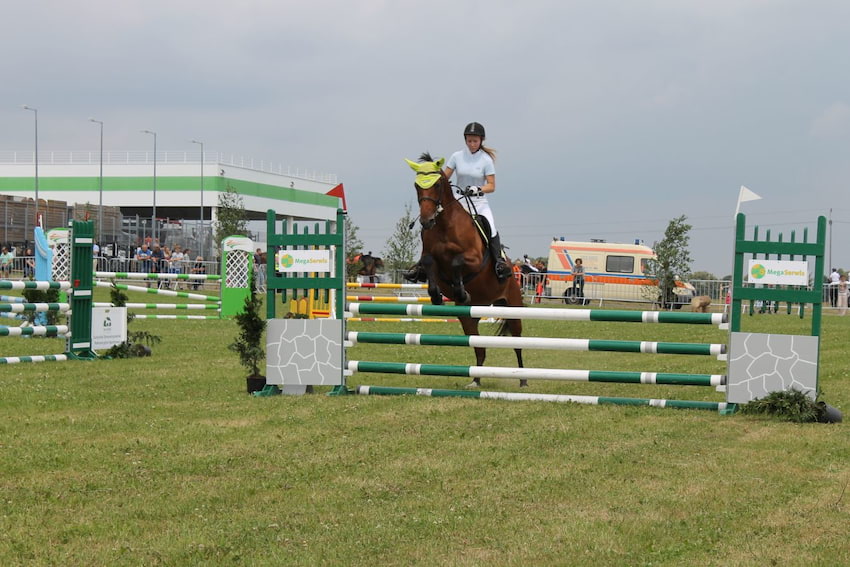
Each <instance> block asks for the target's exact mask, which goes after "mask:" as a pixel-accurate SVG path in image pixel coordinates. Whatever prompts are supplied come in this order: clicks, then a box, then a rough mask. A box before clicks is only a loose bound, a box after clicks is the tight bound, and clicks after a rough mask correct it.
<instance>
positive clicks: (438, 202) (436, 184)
mask: <svg viewBox="0 0 850 567" xmlns="http://www.w3.org/2000/svg"><path fill="white" fill-rule="evenodd" d="M404 161H406V162H407V165H409V166H410V168H411V169H412V170H413V171H415V172H416V181H415V182H414V186H415V187H416V197H417V200H418V201H419V223H420V224H421V225H422V230H428V229H429V228H431V227H432V226H434V224H435V223H436V222H437V215H439V214H440V213H441V212H443V201H444V199H445V200H448V199H453V198H454V196H453V195H452V191H451V185H450V184H449V180H448V179H446V176H445V175H443V164H444V163H445V162H446V160H445V159H444V158H440V159H438V160H434V159H433V158H432V157H431V154H428V153H424V154H422V155H421V156H419V161H418V162H415V161H410V160H409V159H406V160H404Z"/></svg>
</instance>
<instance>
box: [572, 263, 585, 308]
mask: <svg viewBox="0 0 850 567" xmlns="http://www.w3.org/2000/svg"><path fill="white" fill-rule="evenodd" d="M573 297H578V298H580V299H582V300H583V299H584V263H583V262H582V260H581V258H576V261H575V262H574V263H573ZM583 304H584V302H582V305H583Z"/></svg>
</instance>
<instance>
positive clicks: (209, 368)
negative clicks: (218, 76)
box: [0, 315, 850, 565]
mask: <svg viewBox="0 0 850 567" xmlns="http://www.w3.org/2000/svg"><path fill="white" fill-rule="evenodd" d="M807 323H808V321H804V322H803V323H801V322H800V320H799V319H797V318H796V317H795V316H788V315H761V316H757V317H753V318H749V319H748V320H747V321H746V322H745V330H751V331H763V332H767V331H774V332H800V333H802V332H804V329H803V327H804V326H805V324H807ZM379 325H380V324H374V323H371V324H370V323H358V324H352V327H353V328H355V329H358V330H375V329H381V330H386V329H387V326H386V325H384V326H379ZM390 325H391V328H392V329H393V330H398V331H405V332H420V333H439V332H445V333H449V334H457V333H458V332H459V325H457V324H446V325H435V324H427V325H423V324H419V325H417V324H390ZM131 328H132V329H134V330H148V331H150V332H152V333H155V334H158V335H161V336H162V343H161V344H159V345H157V346H156V347H154V354H153V356H152V357H150V358H145V359H130V360H100V361H95V362H69V363H45V364H38V365H13V366H2V367H0V385H1V386H2V392H3V395H2V401H0V408H2V412H1V413H0V472H2V475H0V509H2V514H0V564H2V565H232V564H237V565H847V564H850V545H848V543H847V526H848V525H850V494H847V492H848V490H847V489H848V484H850V465H848V463H850V444H848V438H847V437H848V436H847V433H846V430H845V429H844V425H843V424H838V425H820V424H811V425H794V424H789V423H783V422H778V421H774V420H765V419H762V418H755V417H750V416H742V415H734V416H719V415H718V414H717V413H716V412H710V411H698V410H669V409H668V410H663V409H655V408H646V407H614V406H598V407H595V406H584V405H575V404H547V403H539V402H513V403H511V402H498V401H487V400H465V399H446V398H441V399H434V398H423V397H377V396H375V397H358V396H345V397H328V396H325V395H320V394H321V393H320V394H319V395H310V396H304V397H284V396H278V397H272V398H255V397H250V396H248V395H247V394H245V381H244V376H245V371H244V370H243V369H242V368H241V367H240V366H239V365H238V361H237V358H236V355H235V354H234V353H232V352H230V351H228V350H227V345H228V344H229V343H230V342H232V340H233V338H234V336H235V334H236V328H235V324H234V323H233V322H230V321H135V322H134V323H133V324H132V327H131ZM848 331H850V317H845V318H840V317H836V316H831V315H827V316H825V317H824V325H823V343H822V346H821V372H820V385H821V388H822V389H823V392H824V399H825V400H826V401H827V402H829V403H830V404H831V405H833V406H836V407H838V408H840V409H842V410H843V411H844V412H845V413H846V412H847V409H848V408H850V382H848V361H850V356H848V354H847V348H846V345H847V338H848V336H850V332H848ZM525 334H526V335H528V336H550V337H576V338H581V337H585V338H620V339H635V340H641V339H643V340H668V341H684V342H724V341H725V335H724V333H723V332H721V331H718V330H716V329H713V328H710V327H691V326H688V327H676V326H671V325H630V324H610V323H551V322H542V321H529V322H527V324H526V332H525ZM2 340H3V343H2V344H3V349H2V351H0V353H2V355H4V356H10V355H19V354H45V353H58V352H62V350H63V348H62V344H61V341H57V340H56V339H36V338H33V339H20V338H5V337H4V338H3V339H2ZM350 356H351V357H352V358H357V359H361V360H396V361H402V360H404V361H408V362H428V363H450V364H472V363H473V362H474V358H473V355H472V352H471V350H470V349H452V348H447V347H393V346H382V345H358V346H357V347H355V348H354V349H352V352H351V354H350ZM487 363H488V364H489V365H494V366H513V365H514V356H513V353H512V352H511V351H505V352H500V351H489V356H488V361H487ZM526 365H527V366H531V367H546V368H577V369H583V368H587V369H599V370H604V369H611V370H648V371H650V370H651V371H672V372H706V373H723V372H724V369H723V363H720V362H718V361H716V360H714V359H712V358H710V357H697V356H670V355H629V354H611V353H582V352H560V351H542V350H537V351H527V352H526ZM466 382H468V379H466V378H439V377H425V376H421V377H414V376H411V377H405V376H382V375H356V376H354V377H352V379H351V380H350V382H349V384H350V385H357V384H381V385H406V386H425V387H443V388H456V387H463V385H464V384H466ZM516 386H517V385H516V384H515V383H514V382H512V381H496V380H487V379H484V388H485V389H488V390H505V391H517V387H516ZM529 390H530V391H533V392H547V393H581V394H593V395H613V396H634V397H654V398H661V397H663V398H679V399H706V400H717V401H722V400H723V396H722V394H720V393H717V392H715V391H714V390H713V389H711V388H696V387H662V386H628V385H614V384H578V383H552V382H543V381H532V382H531V387H530V388H529Z"/></svg>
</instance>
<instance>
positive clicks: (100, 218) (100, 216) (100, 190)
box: [89, 118, 103, 240]
mask: <svg viewBox="0 0 850 567" xmlns="http://www.w3.org/2000/svg"><path fill="white" fill-rule="evenodd" d="M89 122H94V123H95V124H100V181H99V183H98V202H97V239H98V240H100V239H101V237H102V236H103V233H102V230H103V121H102V120H95V119H94V118H89Z"/></svg>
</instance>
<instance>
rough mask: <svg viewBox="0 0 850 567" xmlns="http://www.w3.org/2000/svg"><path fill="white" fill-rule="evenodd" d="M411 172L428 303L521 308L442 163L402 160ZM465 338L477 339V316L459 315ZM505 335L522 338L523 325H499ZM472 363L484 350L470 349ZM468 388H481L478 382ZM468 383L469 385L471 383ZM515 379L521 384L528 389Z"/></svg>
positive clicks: (425, 157)
mask: <svg viewBox="0 0 850 567" xmlns="http://www.w3.org/2000/svg"><path fill="white" fill-rule="evenodd" d="M405 161H406V162H407V164H408V165H409V166H410V167H411V169H413V170H414V171H415V172H416V179H415V182H414V187H415V189H416V198H417V201H418V204H419V224H420V225H421V233H422V260H421V262H422V266H423V268H424V269H425V271H426V273H427V274H428V295H429V296H430V297H431V303H432V304H433V305H440V304H442V303H443V296H445V297H448V298H449V299H451V300H452V301H454V302H455V304H456V305H502V306H514V307H521V306H522V305H523V302H522V291H521V290H520V288H519V284H518V283H517V281H516V279H515V278H513V277H509V278H507V279H505V280H504V281H499V279H498V278H497V277H496V272H495V259H494V258H493V257H492V255H491V254H490V253H489V251H488V246H487V243H486V242H485V234H486V237H489V235H490V228H489V227H487V226H486V220H484V221H483V222H484V224H485V226H484V228H483V229H479V227H478V226H477V225H476V223H475V221H474V220H473V218H472V216H471V215H470V214H469V213H468V212H467V211H466V209H464V208H463V206H462V205H461V204H460V202H459V201H458V200H457V199H456V198H455V195H454V192H453V191H452V184H451V183H450V182H449V179H448V178H447V177H446V176H445V174H444V173H443V169H442V168H443V164H444V163H445V159H443V158H440V159H438V160H436V161H435V160H434V159H433V158H432V157H431V155H430V154H429V153H427V152H426V153H423V154H422V155H420V156H419V161H418V162H413V161H411V160H405ZM459 319H460V324H461V327H462V328H463V332H464V334H466V335H478V334H480V333H479V332H478V322H479V319H478V318H472V317H459ZM506 331H510V333H511V335H513V336H514V337H519V336H521V335H522V321H521V320H520V319H508V320H505V321H503V322H502V325H501V326H500V329H499V333H500V334H504V333H505V332H506ZM474 350H475V364H476V365H477V366H482V365H483V364H484V359H485V358H486V356H487V353H486V350H485V349H484V348H480V347H475V348H474ZM514 352H515V353H516V359H517V366H519V367H520V368H522V367H523V363H522V349H514ZM473 384H474V385H476V386H480V385H481V379H480V378H474V379H473ZM473 384H470V386H471V385H473ZM527 385H528V384H527V382H526V380H520V386H523V387H524V386H527Z"/></svg>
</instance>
